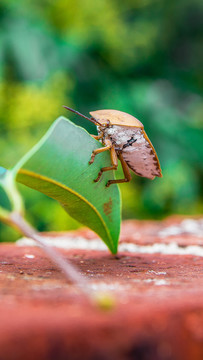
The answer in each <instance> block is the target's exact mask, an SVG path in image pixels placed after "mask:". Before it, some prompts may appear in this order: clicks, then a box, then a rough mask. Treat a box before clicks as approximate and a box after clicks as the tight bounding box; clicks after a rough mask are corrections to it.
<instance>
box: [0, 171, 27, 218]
mask: <svg viewBox="0 0 203 360" xmlns="http://www.w3.org/2000/svg"><path fill="white" fill-rule="evenodd" d="M23 209H24V208H23V203H22V199H21V197H20V195H19V193H18V191H17V189H16V186H15V172H14V171H10V170H6V169H4V168H3V167H0V221H3V222H5V223H7V224H11V219H10V214H11V213H12V212H16V213H18V214H22V213H23Z"/></svg>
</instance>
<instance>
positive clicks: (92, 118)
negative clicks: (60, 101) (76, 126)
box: [63, 105, 103, 127]
mask: <svg viewBox="0 0 203 360" xmlns="http://www.w3.org/2000/svg"><path fill="white" fill-rule="evenodd" d="M63 107H64V108H65V109H67V110H69V111H72V112H73V113H75V114H77V115H79V116H81V117H83V118H85V119H87V120H89V121H91V122H92V123H93V124H95V125H96V126H100V127H102V126H103V125H102V124H100V122H99V121H98V120H96V119H95V118H94V117H93V116H92V117H91V118H89V117H87V116H85V115H83V114H81V113H79V111H76V110H74V109H71V108H69V107H68V106H65V105H64V106H63Z"/></svg>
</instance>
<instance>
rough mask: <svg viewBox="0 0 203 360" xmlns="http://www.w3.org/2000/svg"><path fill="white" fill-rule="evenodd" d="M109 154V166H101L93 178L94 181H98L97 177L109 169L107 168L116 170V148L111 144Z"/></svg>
mask: <svg viewBox="0 0 203 360" xmlns="http://www.w3.org/2000/svg"><path fill="white" fill-rule="evenodd" d="M110 155H111V164H112V165H111V166H106V167H103V168H102V169H101V170H100V172H99V173H98V176H97V178H96V179H95V180H94V181H95V182H97V181H99V179H100V178H101V176H102V174H103V172H104V171H109V170H117V167H118V157H117V154H116V150H115V148H114V147H113V146H112V147H111V149H110Z"/></svg>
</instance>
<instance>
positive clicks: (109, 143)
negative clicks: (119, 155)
mask: <svg viewBox="0 0 203 360" xmlns="http://www.w3.org/2000/svg"><path fill="white" fill-rule="evenodd" d="M104 144H105V145H106V146H104V147H102V148H99V149H95V150H94V151H93V152H92V155H91V159H90V161H89V164H92V163H93V162H94V158H95V156H96V155H97V154H100V153H101V152H104V151H107V150H110V149H111V147H112V144H111V141H110V140H109V139H106V140H105V141H104Z"/></svg>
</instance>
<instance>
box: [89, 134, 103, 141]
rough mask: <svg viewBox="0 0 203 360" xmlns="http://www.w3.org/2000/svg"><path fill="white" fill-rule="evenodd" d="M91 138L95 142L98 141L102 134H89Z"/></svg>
mask: <svg viewBox="0 0 203 360" xmlns="http://www.w3.org/2000/svg"><path fill="white" fill-rule="evenodd" d="M90 135H91V137H93V138H94V139H95V140H100V139H101V138H102V137H103V134H100V135H93V134H90Z"/></svg>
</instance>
